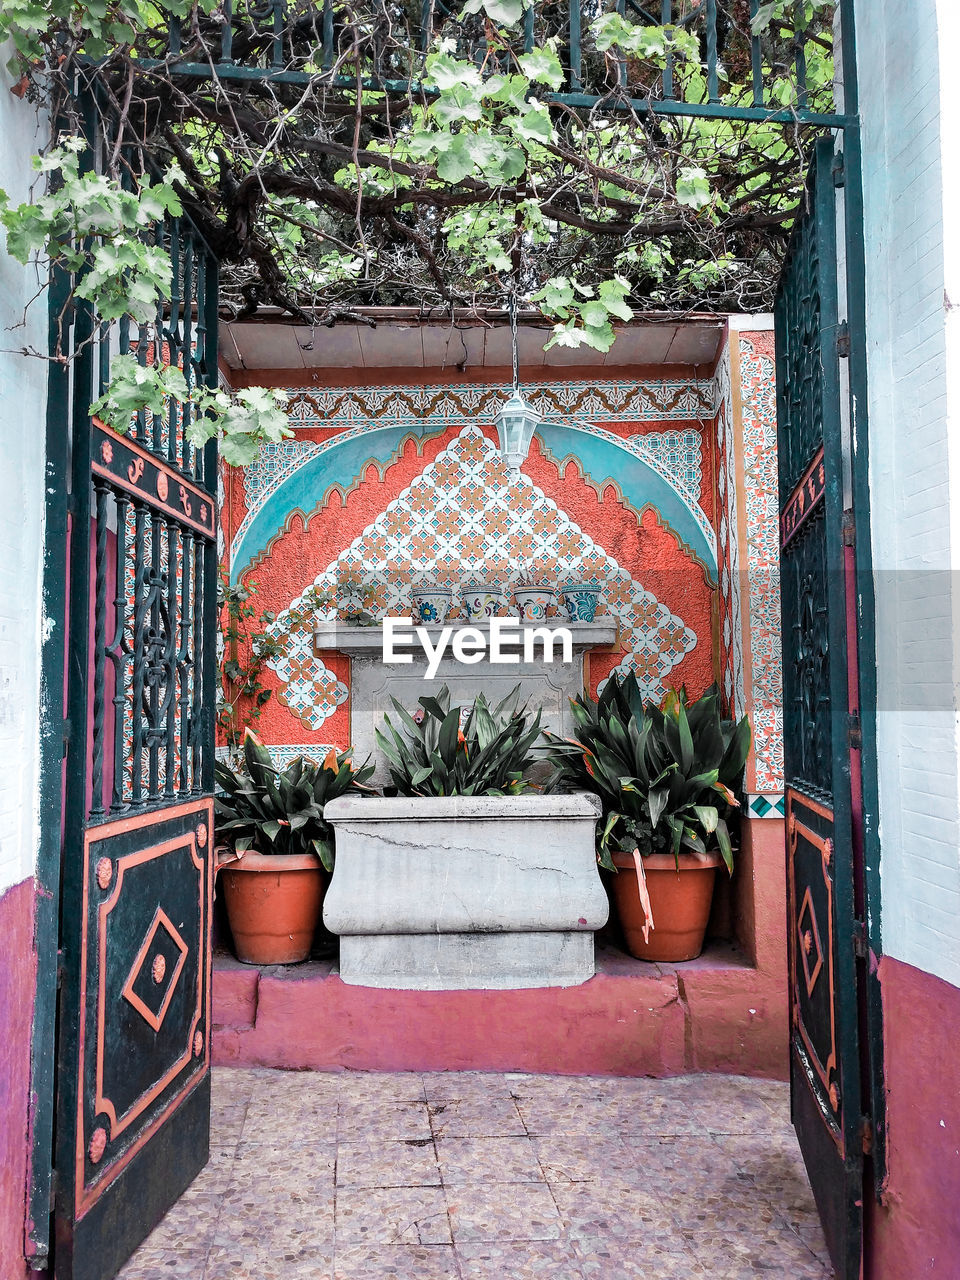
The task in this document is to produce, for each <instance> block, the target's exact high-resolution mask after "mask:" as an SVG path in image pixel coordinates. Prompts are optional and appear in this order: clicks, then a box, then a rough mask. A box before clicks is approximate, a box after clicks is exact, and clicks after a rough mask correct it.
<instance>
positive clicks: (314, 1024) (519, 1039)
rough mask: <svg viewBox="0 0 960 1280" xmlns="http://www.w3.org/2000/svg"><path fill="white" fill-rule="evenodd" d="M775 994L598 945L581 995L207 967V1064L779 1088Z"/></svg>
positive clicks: (724, 970) (738, 957) (736, 968)
mask: <svg viewBox="0 0 960 1280" xmlns="http://www.w3.org/2000/svg"><path fill="white" fill-rule="evenodd" d="M785 997H786V993H785V991H784V990H783V989H782V984H781V982H780V981H778V980H777V979H776V978H774V977H772V976H771V975H770V974H769V973H765V972H763V971H761V970H759V969H757V968H755V967H753V966H752V965H751V964H749V963H748V962H747V960H746V959H745V958H744V957H743V955H742V954H741V953H740V952H739V951H737V950H736V949H735V948H734V947H732V946H729V945H727V944H713V945H712V946H711V947H709V948H708V950H707V951H706V952H705V953H704V955H703V956H701V957H700V958H699V959H698V960H694V961H690V962H688V963H686V964H683V965H656V964H646V963H644V962H642V961H639V960H633V959H631V958H630V957H629V956H626V955H624V954H623V953H622V952H619V951H616V950H614V949H613V948H609V947H604V946H598V948H597V974H596V976H595V977H594V978H592V979H591V980H590V981H589V982H586V983H584V984H583V985H581V986H579V987H570V988H557V987H549V988H539V989H536V990H532V991H383V990H376V989H373V988H370V987H353V986H347V985H345V984H344V983H343V982H341V980H340V978H339V977H338V976H337V974H336V971H335V969H334V968H333V966H332V965H330V964H315V963H310V964H303V965H294V966H290V967H288V968H281V967H273V968H266V969H262V970H261V969H256V968H251V967H250V966H247V965H241V964H240V963H239V962H238V961H236V960H234V959H233V958H232V956H229V955H225V954H220V955H218V956H217V957H216V959H215V964H214V976H213V1014H214V1026H213V1053H214V1062H215V1063H217V1064H219V1065H230V1066H267V1067H286V1068H291V1069H301V1070H303V1069H313V1070H322V1071H336V1070H342V1069H346V1068H350V1069H353V1070H365V1071H438V1070H449V1071H532V1072H543V1073H552V1074H560V1075H621V1076H636V1075H653V1076H667V1075H677V1074H681V1073H685V1072H690V1071H722V1072H730V1073H734V1074H742V1075H756V1076H772V1077H776V1078H780V1079H785V1078H786V1069H787V1048H786V1046H787V1019H786V998H785Z"/></svg>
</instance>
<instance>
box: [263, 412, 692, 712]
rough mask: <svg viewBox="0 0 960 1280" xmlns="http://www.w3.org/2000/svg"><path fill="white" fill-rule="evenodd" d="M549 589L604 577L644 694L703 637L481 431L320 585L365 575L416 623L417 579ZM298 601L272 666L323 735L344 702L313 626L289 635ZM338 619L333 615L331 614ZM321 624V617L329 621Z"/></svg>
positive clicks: (277, 629) (377, 596)
mask: <svg viewBox="0 0 960 1280" xmlns="http://www.w3.org/2000/svg"><path fill="white" fill-rule="evenodd" d="M521 575H522V576H524V577H526V578H528V579H530V578H540V579H545V580H548V581H553V582H556V581H563V580H583V579H587V580H596V581H598V582H601V583H602V584H603V599H602V603H601V610H602V611H604V612H606V613H608V614H612V615H613V616H614V617H615V618H617V620H618V621H619V623H620V631H621V642H622V646H623V650H624V657H623V659H622V660H621V662H620V663H619V665H618V667H617V668H615V669H616V670H618V671H623V672H626V671H628V670H632V671H634V672H635V673H636V676H637V679H638V680H639V682H640V685H641V687H642V689H643V690H644V692H645V693H646V694H647V695H648V696H650V697H652V698H660V697H661V696H662V695H663V693H664V692H665V691H666V688H667V687H668V681H669V675H670V672H671V670H672V669H673V667H675V666H676V665H677V663H678V662H679V661H680V660H681V659H682V658H683V656H684V655H685V654H686V653H689V652H690V650H692V649H693V648H694V646H695V645H696V644H697V635H696V634H695V632H694V631H693V630H691V628H690V627H688V626H686V625H685V623H684V621H683V619H681V618H679V617H677V616H676V615H674V614H673V613H671V612H670V610H669V609H667V608H666V607H665V606H664V605H662V604H661V603H660V602H659V601H658V600H657V599H656V598H655V597H654V596H653V595H652V594H651V593H650V592H649V591H647V590H645V589H644V587H643V585H642V584H641V583H640V582H638V581H636V580H635V579H634V578H633V577H631V575H630V573H629V572H628V571H627V570H626V569H624V568H622V567H621V566H620V565H619V564H618V563H617V561H616V560H615V559H614V558H613V557H612V556H610V555H608V554H607V552H606V551H605V550H604V549H603V547H601V546H598V545H597V544H596V543H595V542H594V541H593V540H592V539H591V538H590V537H588V535H587V534H585V533H584V532H583V530H582V529H581V528H580V527H579V526H578V525H577V524H576V523H575V522H574V521H572V520H571V519H570V518H569V517H568V516H567V515H566V514H565V513H564V512H563V511H562V510H560V508H559V507H558V506H557V504H556V503H555V502H553V501H552V500H551V499H549V498H548V497H547V496H546V495H545V494H544V493H543V491H542V490H541V489H539V488H538V487H537V486H536V485H534V484H533V483H532V482H531V481H530V480H529V479H528V478H527V477H526V476H525V475H522V474H519V475H518V474H511V473H510V472H509V471H508V470H507V468H506V466H505V464H504V462H503V459H502V458H501V456H500V453H499V451H498V450H497V449H496V447H495V446H494V445H493V443H492V442H491V441H490V440H489V439H488V438H487V437H486V436H485V435H484V434H483V433H482V432H481V431H480V430H479V428H478V427H476V426H475V425H473V424H470V425H468V426H465V427H464V428H463V429H462V430H461V431H460V433H459V435H458V436H457V437H456V438H455V439H454V441H453V443H452V444H451V445H450V447H449V448H447V449H445V450H444V451H443V452H442V453H440V454H438V455H437V457H436V459H435V460H434V461H433V462H432V463H430V464H429V465H428V466H426V467H425V468H424V470H423V472H422V473H421V474H420V476H419V477H418V478H417V479H416V480H415V481H414V483H413V484H411V485H410V486H408V488H406V489H405V490H404V491H403V492H402V493H401V494H400V495H399V497H397V498H396V499H394V501H392V502H391V503H390V504H389V505H388V506H387V507H386V509H385V510H384V511H382V512H381V513H380V514H379V515H378V516H377V517H376V519H375V520H374V521H373V522H372V523H371V524H370V525H368V526H367V528H366V529H365V530H364V531H363V533H362V534H361V535H360V536H359V537H357V538H355V539H354V541H353V542H352V543H351V544H350V546H348V547H347V548H345V549H344V551H342V552H341V553H340V555H339V556H338V557H337V558H336V559H335V560H334V561H332V562H331V563H330V564H329V565H328V566H327V567H326V569H324V570H323V571H322V572H321V573H319V574H318V575H317V577H316V579H315V580H314V583H313V584H311V585H316V586H319V587H328V588H329V587H334V586H335V585H336V584H337V582H338V581H343V580H344V579H345V578H348V577H350V578H361V579H362V580H363V581H365V582H366V583H368V584H370V586H371V588H372V590H373V592H374V600H373V603H372V606H371V608H372V611H373V612H374V613H375V614H376V615H378V616H384V615H385V614H407V613H408V612H409V592H410V584H411V581H413V580H415V579H429V580H431V581H436V582H439V583H441V584H443V585H445V586H449V587H451V588H453V589H454V591H456V590H457V589H458V588H459V587H461V586H462V584H463V583H464V582H466V581H468V580H469V579H470V578H474V579H476V578H481V579H484V580H487V579H491V578H492V579H493V580H494V581H499V582H501V583H502V584H507V583H510V582H515V581H516V580H517V579H518V578H519V577H520V576H521ZM302 599H303V596H302V595H301V596H300V597H298V598H297V599H296V600H293V601H291V602H290V606H289V607H288V610H285V611H284V612H282V613H281V614H280V615H279V616H278V618H277V621H276V623H275V624H274V628H273V629H274V634H276V635H277V636H278V637H280V638H282V640H283V644H284V650H285V651H284V654H283V655H282V656H281V657H280V658H277V659H272V660H271V661H270V665H271V667H272V668H273V670H274V671H276V673H277V675H278V677H279V679H280V680H281V682H282V684H283V691H282V693H281V694H280V698H281V701H282V702H283V703H284V705H285V706H287V707H289V708H290V710H291V711H293V713H294V714H295V715H296V716H297V717H298V718H299V719H300V721H301V722H302V723H303V724H304V725H305V726H307V727H308V728H310V729H318V728H319V727H320V725H321V724H322V723H323V721H324V720H325V719H326V718H327V717H328V716H330V715H331V714H332V713H333V711H335V710H336V708H337V706H339V705H340V703H341V702H342V701H343V700H344V699H345V698H346V696H347V691H346V688H345V686H344V685H342V684H341V683H340V682H338V681H337V680H336V679H335V678H334V677H333V676H332V674H331V673H330V672H329V671H328V669H327V668H326V667H325V666H324V665H323V663H322V661H321V660H320V659H318V658H316V657H314V656H312V646H313V634H312V629H311V625H310V624H309V623H306V622H298V623H297V624H296V625H294V626H293V627H291V626H290V617H289V610H290V609H296V608H298V606H299V605H300V602H301V601H302ZM328 613H329V616H331V617H332V616H333V611H332V609H331V610H329V611H328ZM319 616H321V617H322V616H323V614H322V613H321V614H320V615H319Z"/></svg>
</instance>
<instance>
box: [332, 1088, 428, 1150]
mask: <svg viewBox="0 0 960 1280" xmlns="http://www.w3.org/2000/svg"><path fill="white" fill-rule="evenodd" d="M337 1133H338V1137H339V1140H340V1142H362V1141H363V1140H364V1139H367V1138H380V1139H382V1140H383V1141H384V1142H405V1141H410V1140H413V1141H416V1140H418V1139H421V1140H423V1141H429V1140H430V1139H431V1138H432V1137H433V1132H432V1130H431V1128H430V1116H429V1114H428V1113H427V1104H426V1103H425V1102H416V1101H412V1102H397V1101H395V1100H393V1099H381V1100H380V1101H377V1102H364V1101H363V1100H362V1099H354V1098H352V1097H350V1096H349V1093H348V1094H347V1096H345V1097H344V1098H342V1099H341V1101H340V1124H339V1128H338V1130H337Z"/></svg>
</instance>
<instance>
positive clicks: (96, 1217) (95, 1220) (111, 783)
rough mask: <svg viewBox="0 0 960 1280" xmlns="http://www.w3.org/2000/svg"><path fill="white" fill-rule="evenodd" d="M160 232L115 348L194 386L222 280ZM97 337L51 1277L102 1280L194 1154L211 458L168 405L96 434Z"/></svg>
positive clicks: (77, 667)
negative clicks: (148, 321) (155, 267)
mask: <svg viewBox="0 0 960 1280" xmlns="http://www.w3.org/2000/svg"><path fill="white" fill-rule="evenodd" d="M159 235H162V237H163V242H164V244H165V246H166V247H167V248H168V249H169V252H170V256H171V263H172V267H173V282H174V285H173V297H172V300H171V302H170V305H169V308H168V309H165V310H164V313H163V314H162V315H161V316H160V317H159V318H158V322H157V327H156V328H155V329H154V330H152V332H151V334H150V335H149V336H148V335H147V334H146V333H145V331H141V334H140V335H139V338H140V340H139V341H137V339H136V337H135V336H131V335H130V334H129V333H125V332H123V331H121V333H120V335H119V337H120V344H121V348H124V347H125V348H127V349H128V350H132V351H136V353H137V356H138V358H139V359H141V360H142V361H146V360H160V361H163V362H164V363H166V362H169V363H172V364H180V365H181V367H182V368H183V369H184V371H185V373H186V374H187V375H188V377H189V378H190V379H192V381H193V383H194V384H196V383H198V382H204V383H206V384H208V385H209V384H210V383H211V381H212V380H213V379H215V378H216V370H217V365H216V333H217V329H216V300H217V285H216V264H215V262H214V260H213V258H212V257H211V255H210V254H209V252H208V251H207V249H206V248H205V246H204V245H203V243H202V241H200V240H199V238H198V237H197V236H196V234H195V233H194V232H193V231H192V229H190V228H189V227H188V226H187V224H186V223H185V220H183V221H180V222H173V223H170V224H168V225H167V226H165V227H164V228H163V229H162V231H160V232H158V236H159ZM156 332H159V334H160V341H159V342H158V343H157V344H156V345H154V339H153V333H156ZM96 336H97V334H96V331H95V328H94V322H93V320H92V318H91V317H90V315H89V313H87V312H84V311H83V310H81V311H80V312H79V313H78V315H77V319H76V333H75V335H74V344H75V349H76V350H77V351H78V352H79V354H78V357H77V363H76V372H75V389H74V402H73V413H72V420H73V424H74V425H73V435H72V448H73V466H72V475H73V481H72V484H73V501H72V508H71V510H72V522H71V523H72V528H71V537H70V608H69V670H68V707H69V716H68V746H67V753H66V755H67V769H66V810H65V828H64V830H65V835H64V850H63V886H62V906H61V941H60V946H61V968H60V1009H59V1044H58V1061H57V1138H56V1155H55V1173H56V1184H55V1206H54V1217H55V1224H54V1225H55V1235H54V1275H55V1277H56V1280H107V1277H111V1276H113V1275H114V1274H115V1273H116V1271H117V1270H118V1269H119V1268H120V1266H121V1265H122V1264H123V1262H124V1261H125V1260H126V1258H127V1257H128V1256H129V1255H130V1253H132V1251H133V1250H134V1249H135V1248H136V1246H137V1245H138V1244H139V1243H140V1241H141V1240H142V1239H143V1237H144V1236H145V1235H146V1234H147V1233H148V1232H149V1231H150V1230H151V1229H152V1228H153V1226H154V1225H155V1224H156V1223H157V1222H158V1221H159V1219H160V1218H161V1216H162V1215H163V1214H164V1213H165V1212H166V1210H167V1209H168V1208H169V1206H170V1205H171V1204H172V1203H173V1201H174V1200H176V1198H177V1197H178V1196H179V1195H180V1193H181V1192H182V1191H183V1190H184V1188H185V1187H186V1186H187V1185H188V1184H189V1183H190V1182H191V1180H192V1179H193V1178H194V1177H195V1176H196V1174H197V1173H198V1171H199V1170H200V1169H201V1168H202V1167H203V1165H204V1164H205V1163H206V1161H207V1158H208V1154H209V1109H210V1078H209V1064H210V981H211V963H210V959H211V958H210V909H211V903H212V892H213V812H212V810H213V804H212V799H211V794H212V786H213V750H214V721H215V697H216V693H215V689H216V651H215V636H216V585H217V556H216V497H215V494H216V446H215V445H214V446H212V447H211V446H208V447H207V448H206V449H205V450H203V451H202V452H196V451H194V450H192V449H191V447H190V445H189V443H188V442H187V441H186V440H185V438H184V430H183V427H184V423H183V421H182V418H181V415H180V414H179V413H178V412H177V411H176V410H175V409H171V410H170V411H169V412H168V413H166V414H164V415H153V414H146V415H145V414H143V413H141V415H140V417H139V420H138V421H136V422H135V423H134V424H133V425H132V427H131V430H130V433H129V434H128V435H126V436H118V435H117V434H116V433H114V432H113V431H110V430H108V429H107V428H106V427H103V426H102V425H100V424H99V423H97V422H96V421H93V422H91V421H90V419H89V416H88V411H87V406H88V405H89V404H90V403H91V399H92V398H93V397H92V396H91V394H90V388H91V387H92V386H93V385H94V378H93V373H94V365H95V364H96V365H97V366H98V367H101V362H102V364H103V365H105V357H104V353H103V352H102V350H101V352H100V353H99V356H98V358H96V359H95V356H94V354H93V353H94V352H95V351H96V348H95V347H94V345H93V344H92V343H91V341H90V339H91V338H94V337H96ZM100 337H101V346H102V345H103V335H102V334H101V335H100ZM64 407H65V408H66V406H64ZM64 416H65V417H66V416H67V415H66V414H65V415H64Z"/></svg>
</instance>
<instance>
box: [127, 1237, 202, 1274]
mask: <svg viewBox="0 0 960 1280" xmlns="http://www.w3.org/2000/svg"><path fill="white" fill-rule="evenodd" d="M207 1254H208V1249H207V1248H204V1249H202V1250H201V1251H199V1252H196V1251H194V1252H193V1253H191V1252H190V1251H189V1250H184V1249H152V1248H150V1247H149V1246H148V1245H146V1244H142V1245H141V1246H140V1248H139V1249H138V1250H137V1252H136V1253H135V1254H134V1255H133V1257H132V1258H131V1259H130V1261H129V1262H128V1263H127V1265H126V1266H125V1267H124V1268H123V1269H122V1270H121V1271H119V1272H118V1273H117V1277H116V1280H181V1277H184V1280H186V1277H188V1276H189V1277H194V1276H202V1275H204V1274H205V1272H204V1268H205V1264H206V1261H207Z"/></svg>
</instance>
